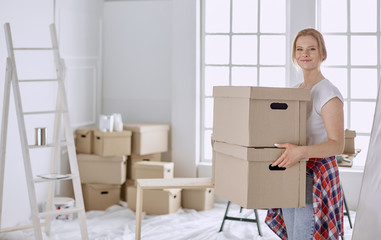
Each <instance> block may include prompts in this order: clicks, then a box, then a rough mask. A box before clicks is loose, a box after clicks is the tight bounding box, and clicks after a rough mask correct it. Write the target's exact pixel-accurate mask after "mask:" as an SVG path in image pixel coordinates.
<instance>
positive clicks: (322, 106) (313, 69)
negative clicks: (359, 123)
mask: <svg viewBox="0 0 381 240" xmlns="http://www.w3.org/2000/svg"><path fill="white" fill-rule="evenodd" d="M326 58H327V51H326V47H325V43H324V39H323V36H322V35H321V33H320V32H318V31H317V30H315V29H312V28H308V29H304V30H302V31H300V32H299V33H298V34H297V35H296V37H295V39H294V42H293V46H292V60H293V62H294V64H295V65H297V66H298V67H300V68H301V70H302V71H303V76H304V81H303V83H302V84H300V85H299V88H307V89H310V90H311V101H310V102H308V104H307V146H296V145H293V144H290V143H279V144H276V146H277V147H278V148H284V149H285V152H284V153H283V154H282V155H281V156H280V157H279V158H278V159H277V160H276V161H275V162H274V163H273V166H279V167H286V168H288V167H291V166H292V165H294V164H295V163H297V162H298V161H300V160H301V159H308V161H307V171H306V172H307V178H306V207H305V208H283V209H270V210H269V211H268V214H267V217H266V223H267V225H268V226H269V227H270V228H271V229H272V230H273V231H274V232H275V233H276V234H277V235H278V236H279V237H280V238H281V239H290V240H307V239H308V240H309V239H314V240H315V239H316V240H321V239H339V237H340V235H342V234H343V195H342V190H341V187H340V180H339V172H338V166H337V162H336V160H335V157H334V156H335V155H339V154H341V153H342V152H343V148H344V117H343V97H342V95H341V94H340V91H339V90H338V89H337V88H336V87H335V86H334V85H333V84H332V83H331V82H330V81H329V80H328V79H326V78H325V77H324V76H323V74H322V73H321V71H320V65H321V63H322V62H323V61H324V60H325V59H326Z"/></svg>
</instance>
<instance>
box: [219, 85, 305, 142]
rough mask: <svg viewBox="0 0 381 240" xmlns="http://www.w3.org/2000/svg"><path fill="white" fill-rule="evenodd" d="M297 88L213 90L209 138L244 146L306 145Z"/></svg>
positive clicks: (302, 102)
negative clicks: (211, 130)
mask: <svg viewBox="0 0 381 240" xmlns="http://www.w3.org/2000/svg"><path fill="white" fill-rule="evenodd" d="M309 94H310V93H309V90H307V89H299V88H264V87H214V122H213V137H214V139H215V140H216V141H220V142H227V143H231V144H237V145H242V146H247V147H273V146H274V143H285V142H289V143H293V144H296V145H305V143H306V136H305V132H306V118H307V117H306V116H307V115H306V103H305V101H306V99H309Z"/></svg>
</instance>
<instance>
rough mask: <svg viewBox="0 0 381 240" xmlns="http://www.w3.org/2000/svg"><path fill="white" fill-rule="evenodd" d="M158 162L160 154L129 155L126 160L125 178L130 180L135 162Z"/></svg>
mask: <svg viewBox="0 0 381 240" xmlns="http://www.w3.org/2000/svg"><path fill="white" fill-rule="evenodd" d="M143 161H146V162H160V161H161V153H154V154H146V155H131V156H129V157H128V158H127V178H132V172H133V170H134V167H135V164H136V163H137V162H143Z"/></svg>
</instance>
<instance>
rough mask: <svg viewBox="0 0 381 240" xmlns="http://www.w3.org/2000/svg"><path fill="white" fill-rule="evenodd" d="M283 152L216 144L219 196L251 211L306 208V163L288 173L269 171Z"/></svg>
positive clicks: (216, 180)
mask: <svg viewBox="0 0 381 240" xmlns="http://www.w3.org/2000/svg"><path fill="white" fill-rule="evenodd" d="M220 151H221V152H220ZM283 151H284V150H283V149H277V148H262V149H261V148H258V149H256V148H246V147H243V146H238V145H235V146H233V145H230V144H226V143H219V142H216V143H215V144H214V155H215V156H214V166H213V167H214V174H215V176H214V177H215V193H216V195H218V196H221V197H223V198H225V199H227V200H230V201H232V202H233V203H236V204H238V205H240V206H242V207H245V208H248V209H258V208H290V207H293V208H295V207H305V181H306V162H305V161H301V162H300V163H298V164H295V165H294V166H292V167H290V168H287V169H286V170H270V169H269V166H270V164H271V163H273V162H274V161H275V160H276V159H277V158H278V157H279V156H280V155H281V154H282V153H283Z"/></svg>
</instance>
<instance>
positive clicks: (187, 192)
mask: <svg viewBox="0 0 381 240" xmlns="http://www.w3.org/2000/svg"><path fill="white" fill-rule="evenodd" d="M181 194H182V196H181V200H182V202H181V206H182V207H183V208H187V209H195V210H197V211H204V210H209V209H212V208H213V207H214V188H206V189H183V192H182V193H181Z"/></svg>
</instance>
